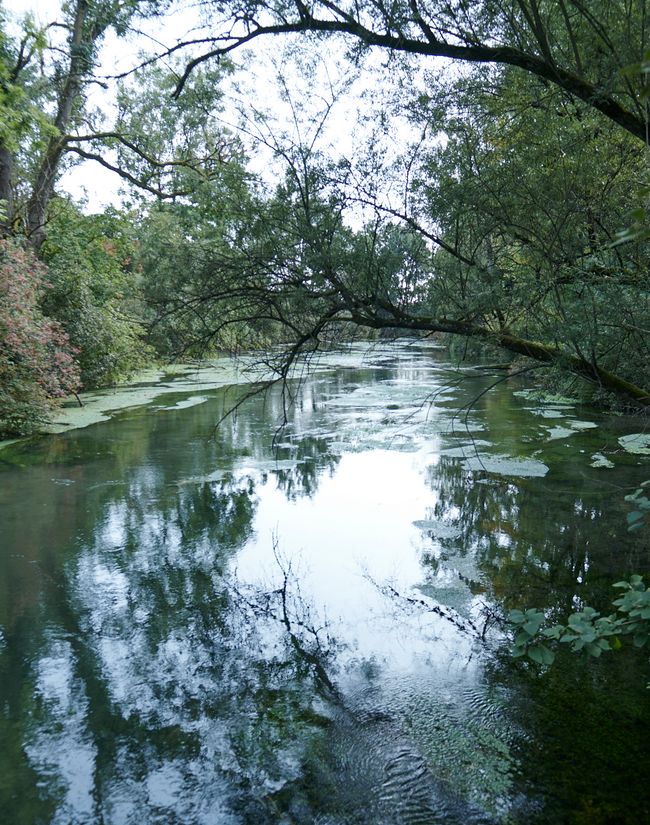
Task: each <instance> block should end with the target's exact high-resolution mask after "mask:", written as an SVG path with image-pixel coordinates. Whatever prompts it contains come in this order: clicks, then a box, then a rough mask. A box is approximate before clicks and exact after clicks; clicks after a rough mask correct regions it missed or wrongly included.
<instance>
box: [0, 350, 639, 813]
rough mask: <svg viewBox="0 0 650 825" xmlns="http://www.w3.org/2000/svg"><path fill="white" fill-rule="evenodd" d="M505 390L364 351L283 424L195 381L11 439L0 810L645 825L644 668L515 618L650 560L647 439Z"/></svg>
mask: <svg viewBox="0 0 650 825" xmlns="http://www.w3.org/2000/svg"><path fill="white" fill-rule="evenodd" d="M498 377H499V376H498V374H497V375H494V374H490V373H489V372H487V373H485V372H477V371H472V370H465V371H462V372H459V371H458V370H456V369H454V367H453V365H451V364H450V363H449V362H448V356H447V355H446V354H445V352H444V351H442V350H438V349H436V348H435V347H433V346H428V345H423V344H411V345H405V344H402V345H399V346H396V347H393V348H389V347H379V348H373V349H368V348H366V347H361V346H359V347H355V348H352V349H351V350H349V351H346V352H344V353H340V354H332V355H330V356H328V358H327V360H326V361H325V362H324V363H323V364H322V366H321V368H320V370H319V371H317V372H315V373H314V374H313V376H312V377H311V378H309V379H308V380H307V381H306V382H305V383H304V384H303V385H302V387H301V388H296V390H295V391H296V403H295V404H294V406H293V407H292V408H291V410H290V412H289V422H288V424H287V426H286V427H285V428H283V429H281V430H279V429H278V423H279V421H280V419H281V413H282V407H283V398H282V394H281V391H280V389H279V388H278V389H277V390H275V391H272V392H271V393H270V394H268V395H267V396H266V398H265V399H262V398H255V399H251V400H249V401H247V402H246V403H245V404H244V405H243V406H241V407H240V408H239V411H238V412H237V414H236V416H234V417H232V418H230V419H228V420H227V421H226V423H225V424H223V425H221V427H220V428H219V429H218V430H216V431H215V430H214V424H215V421H217V420H218V419H219V417H220V416H221V414H222V412H223V411H224V409H225V408H226V407H228V405H231V404H232V403H233V402H234V401H236V400H237V398H238V397H240V396H241V395H243V393H244V389H243V388H242V387H232V388H229V389H227V390H224V389H215V390H212V391H210V390H207V391H206V390H205V389H204V387H203V386H202V388H201V395H200V396H199V395H194V396H191V395H189V394H188V393H187V392H185V393H184V394H181V393H178V394H169V395H167V396H164V397H161V398H158V399H157V400H156V401H154V402H152V403H151V404H149V405H147V406H143V407H139V408H136V409H131V410H127V411H123V412H121V413H120V414H118V415H116V416H115V417H114V418H113V419H112V420H110V421H108V422H106V423H102V424H97V425H94V426H91V427H88V428H86V429H83V430H76V431H73V432H70V433H68V434H66V435H62V436H49V437H45V438H43V439H41V440H37V441H32V442H29V443H23V444H19V445H13V446H11V447H8V448H6V449H4V450H2V451H0V517H1V521H0V707H1V709H2V712H1V714H0V742H1V747H0V821H2V822H5V821H6V822H7V823H12V825H13V824H14V823H15V825H23V824H25V825H26V824H27V823H30V824H31V823H56V825H69V824H70V823H106V825H109V824H110V825H118V823H119V824H121V823H124V824H125V825H126V823H138V825H143V824H144V823H164V824H165V825H167V823H179V825H194V823H196V824H197V825H198V824H199V823H200V824H201V825H208V823H214V825H239V824H240V823H241V824H242V825H244V824H245V825H249V823H250V825H257V823H260V825H265V823H287V824H288V823H300V825H307V824H308V823H320V824H321V825H343V824H344V823H345V824H347V823H368V825H399V823H459V825H463V824H464V823H534V822H540V823H555V822H557V823H563V822H567V823H619V822H630V823H633V822H634V823H636V822H645V821H648V820H650V783H648V781H647V776H648V769H649V768H650V758H649V754H650V748H649V747H648V730H649V727H648V725H649V722H650V699H649V692H648V691H647V690H645V684H646V682H647V681H648V680H649V679H650V669H649V668H648V663H647V657H646V656H644V655H640V654H638V653H634V652H631V653H628V652H626V651H622V652H619V653H617V654H615V655H611V656H609V657H603V660H602V661H591V662H584V661H583V660H582V659H580V658H579V657H576V656H575V655H573V654H567V655H560V656H559V657H558V660H557V661H556V663H555V664H554V666H553V667H552V668H550V669H549V670H547V671H542V670H540V668H538V667H536V666H532V665H526V664H523V663H521V662H516V661H513V660H512V659H511V658H510V657H509V655H508V652H507V644H506V643H505V641H504V638H503V635H502V631H501V630H500V629H499V627H500V625H499V617H501V616H503V614H504V613H505V611H507V610H508V609H510V608H512V607H540V606H545V607H548V608H549V610H551V611H554V612H555V613H556V614H557V616H558V617H565V616H566V614H567V612H569V611H571V610H573V609H576V608H577V607H578V606H579V605H581V604H583V603H589V604H593V605H595V606H597V607H600V608H605V609H606V607H607V605H608V603H609V601H610V600H611V598H612V591H611V588H610V584H611V582H612V581H615V580H616V579H618V578H621V576H623V575H627V574H629V573H632V572H647V571H648V568H649V567H650V557H649V553H648V542H647V534H646V535H645V536H644V534H643V533H641V534H639V533H637V534H636V535H630V534H628V533H627V531H626V521H625V516H626V513H627V512H628V509H629V505H627V504H626V502H625V501H624V496H625V494H626V493H627V492H630V491H631V490H632V489H634V488H635V486H636V484H638V483H639V482H641V481H643V480H645V479H646V478H650V457H646V456H639V455H630V454H628V453H626V452H625V451H624V450H622V449H621V446H620V444H619V442H618V439H619V438H620V437H621V436H623V435H625V434H627V433H631V432H640V431H642V430H643V427H644V422H642V421H639V420H637V421H635V420H633V419H630V418H613V417H609V418H608V417H605V416H599V415H597V414H595V413H594V412H593V411H589V410H585V409H584V408H583V409H581V408H579V407H578V406H576V405H574V404H571V403H568V402H559V401H556V402H555V403H541V402H539V401H535V400H531V398H530V397H529V396H527V395H526V394H523V395H522V394H521V391H522V390H525V389H526V387H525V385H507V384H506V383H500V384H498V385H497V386H495V387H494V388H493V389H492V390H490V392H488V393H486V394H484V395H480V394H481V392H482V391H483V390H484V389H486V388H487V387H488V386H489V385H490V384H492V383H494V382H495V380H497V379H498ZM479 396H480V397H479ZM474 399H476V400H475V403H474V404H473V406H471V407H470V408H469V411H468V408H467V405H468V404H469V403H470V402H471V401H472V400H474ZM595 455H600V456H604V457H605V458H606V459H607V460H609V461H611V462H612V463H613V464H614V467H611V468H598V467H592V466H591V464H592V463H593V462H594V458H593V456H595Z"/></svg>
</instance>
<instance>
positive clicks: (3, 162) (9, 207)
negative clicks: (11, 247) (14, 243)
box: [0, 143, 14, 238]
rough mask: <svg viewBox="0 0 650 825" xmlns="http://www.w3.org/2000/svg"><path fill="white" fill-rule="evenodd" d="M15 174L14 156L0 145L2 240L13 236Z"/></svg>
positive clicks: (0, 225)
mask: <svg viewBox="0 0 650 825" xmlns="http://www.w3.org/2000/svg"><path fill="white" fill-rule="evenodd" d="M13 173H14V157H13V154H12V153H11V152H10V150H9V149H7V147H6V146H5V145H4V144H3V143H0V238H6V237H7V236H8V235H10V234H11V224H12V222H13V211H14V192H13V177H14V174H13Z"/></svg>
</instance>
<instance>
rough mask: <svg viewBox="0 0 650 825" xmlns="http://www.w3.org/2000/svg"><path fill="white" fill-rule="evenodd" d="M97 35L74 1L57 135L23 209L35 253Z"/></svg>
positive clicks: (83, 3)
mask: <svg viewBox="0 0 650 825" xmlns="http://www.w3.org/2000/svg"><path fill="white" fill-rule="evenodd" d="M100 34H101V31H100V30H97V31H95V30H93V31H92V32H88V2H87V0H77V3H76V7H75V17H74V23H73V26H72V34H71V36H70V41H69V49H70V65H69V68H68V74H67V76H66V79H65V83H64V84H63V88H62V89H61V94H60V96H59V103H58V108H57V113H56V118H55V120H54V126H55V128H56V130H57V134H54V135H52V137H51V138H50V140H49V142H48V145H47V148H46V150H45V154H44V156H43V160H42V161H41V164H40V166H39V168H38V171H37V174H36V180H35V183H34V189H33V191H32V194H31V197H30V199H29V203H28V206H27V229H28V234H29V240H30V243H31V245H32V246H33V247H34V249H36V250H38V249H39V248H40V246H41V244H42V243H43V241H44V240H45V221H46V218H47V206H48V203H49V202H50V199H51V197H52V193H53V191H54V184H55V182H56V179H57V176H58V172H59V166H60V163H61V158H62V157H63V154H64V153H65V150H66V140H65V135H66V132H67V131H68V129H69V126H70V121H71V119H72V112H73V109H74V104H75V102H76V100H77V97H78V95H79V92H80V91H81V88H82V85H83V81H84V77H85V76H87V75H88V73H89V70H90V69H91V67H92V62H93V57H92V48H93V43H94V41H95V40H96V39H97V37H99V35H100Z"/></svg>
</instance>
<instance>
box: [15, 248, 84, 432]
mask: <svg viewBox="0 0 650 825" xmlns="http://www.w3.org/2000/svg"><path fill="white" fill-rule="evenodd" d="M46 276H47V270H46V267H45V266H44V265H43V264H41V263H40V262H39V261H38V260H37V259H36V258H35V256H34V255H33V254H32V253H31V252H28V251H26V250H24V249H21V248H20V247H19V246H17V245H16V244H14V243H11V242H10V241H0V433H2V434H4V435H23V434H27V433H30V432H33V431H34V430H35V429H37V428H38V426H39V425H40V424H41V423H43V421H45V420H46V419H47V416H48V413H49V411H50V409H51V408H52V406H53V404H54V403H55V400H56V399H57V398H62V397H63V396H66V395H69V394H70V393H71V392H74V391H76V390H77V389H78V388H79V369H78V367H77V364H76V362H75V359H74V352H73V350H72V348H71V346H70V343H69V341H68V336H67V335H66V333H65V332H64V331H63V329H62V328H61V326H60V325H59V324H58V323H57V322H56V321H54V320H52V319H50V318H47V317H45V316H44V315H43V313H42V312H41V309H40V306H39V295H40V294H41V292H42V290H43V289H46V288H47V282H46Z"/></svg>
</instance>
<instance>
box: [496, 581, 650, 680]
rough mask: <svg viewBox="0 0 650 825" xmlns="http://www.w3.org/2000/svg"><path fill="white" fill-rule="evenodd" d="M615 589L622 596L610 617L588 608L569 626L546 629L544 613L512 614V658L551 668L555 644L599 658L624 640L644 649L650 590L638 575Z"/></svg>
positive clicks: (649, 633)
mask: <svg viewBox="0 0 650 825" xmlns="http://www.w3.org/2000/svg"><path fill="white" fill-rule="evenodd" d="M613 587H615V588H617V589H618V590H621V591H623V593H622V595H621V596H619V597H618V598H617V599H615V600H614V601H613V602H612V604H613V606H614V607H615V608H616V611H615V612H614V613H612V614H610V615H609V616H603V615H601V614H600V613H599V612H598V611H597V610H594V608H593V607H585V608H584V609H583V610H581V611H579V612H577V613H572V614H571V615H570V616H569V618H568V620H567V623H566V624H553V625H546V621H547V617H546V614H545V613H544V612H542V611H541V610H536V609H534V608H532V609H529V610H526V611H522V610H511V611H510V613H509V615H508V620H509V623H510V625H511V626H512V628H513V630H514V634H515V635H514V644H513V648H512V655H513V656H515V657H523V656H526V657H528V658H529V659H531V660H532V661H534V662H537V663H538V664H542V665H550V664H552V663H553V661H554V659H555V652H554V651H553V649H552V648H551V647H550V646H549V645H554V644H555V643H560V644H567V645H569V647H570V649H571V650H573V651H575V652H577V653H580V652H583V653H585V654H587V655H588V656H593V657H596V658H598V657H599V656H600V655H601V654H602V652H603V651H605V650H617V649H619V648H621V647H622V646H623V643H622V641H621V638H624V637H631V639H632V644H633V645H634V647H638V648H641V647H644V646H645V645H646V643H647V642H648V638H649V637H650V589H647V588H646V586H645V584H644V582H643V577H642V576H639V575H634V576H631V577H630V579H629V581H619V582H616V583H615V584H614V585H613Z"/></svg>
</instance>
